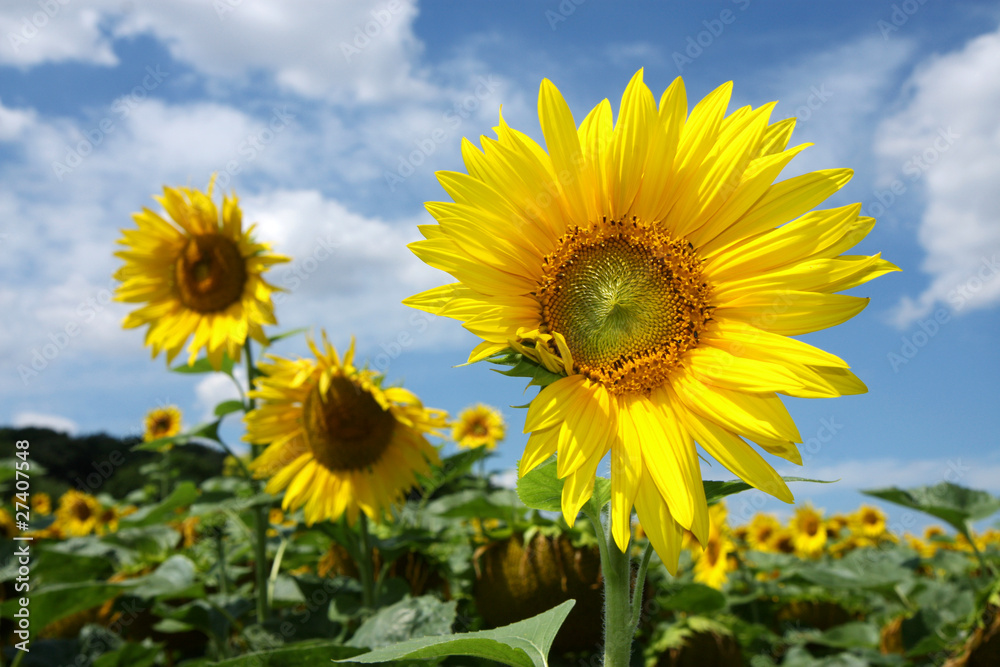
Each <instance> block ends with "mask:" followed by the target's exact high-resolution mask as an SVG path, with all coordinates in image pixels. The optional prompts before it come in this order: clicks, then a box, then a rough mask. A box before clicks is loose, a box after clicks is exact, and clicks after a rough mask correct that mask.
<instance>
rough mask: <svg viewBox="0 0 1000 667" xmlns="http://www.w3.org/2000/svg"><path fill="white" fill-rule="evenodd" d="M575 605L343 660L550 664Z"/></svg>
mask: <svg viewBox="0 0 1000 667" xmlns="http://www.w3.org/2000/svg"><path fill="white" fill-rule="evenodd" d="M574 604H576V602H575V601H574V600H567V601H566V602H563V603H562V604H561V605H559V606H558V607H554V608H552V609H550V610H548V611H546V612H544V613H542V614H539V615H538V616H535V617H533V618H529V619H527V620H524V621H519V622H517V623H512V624H511V625H506V626H504V627H502V628H496V629H495V630H480V631H478V632H468V633H465V634H460V635H447V636H445V637H422V638H420V639H411V640H410V641H407V642H403V643H402V644H396V645H395V646H388V647H386V648H380V649H376V650H374V651H372V652H371V653H365V654H364V655H359V656H357V657H354V658H349V659H347V660H340V661H339V662H358V663H363V664H372V663H379V662H388V661H390V660H400V659H418V658H442V657H446V656H449V655H466V656H471V657H476V658H484V659H486V660H494V661H496V662H499V663H501V664H504V665H511V667H548V664H549V660H548V655H549V649H550V648H551V647H552V640H554V639H555V637H556V633H557V632H558V631H559V628H560V627H561V626H562V624H563V622H564V621H565V620H566V616H567V615H569V611H570V609H572V608H573V605H574Z"/></svg>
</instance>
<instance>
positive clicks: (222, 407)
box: [215, 399, 246, 417]
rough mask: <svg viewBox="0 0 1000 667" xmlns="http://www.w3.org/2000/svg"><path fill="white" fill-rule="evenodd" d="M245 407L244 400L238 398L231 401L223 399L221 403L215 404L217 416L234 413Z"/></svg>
mask: <svg viewBox="0 0 1000 667" xmlns="http://www.w3.org/2000/svg"><path fill="white" fill-rule="evenodd" d="M244 407H246V406H244V405H243V401H240V400H237V399H233V400H231V401H223V402H222V403H219V404H218V405H216V406H215V416H216V417H225V416H226V415H228V414H232V413H233V412H239V411H240V410H242V409H243V408H244Z"/></svg>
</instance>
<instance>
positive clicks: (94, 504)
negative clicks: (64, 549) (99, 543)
mask: <svg viewBox="0 0 1000 667" xmlns="http://www.w3.org/2000/svg"><path fill="white" fill-rule="evenodd" d="M100 515H101V503H99V502H98V501H97V498H95V497H94V496H92V495H90V494H87V493H81V492H80V491H77V490H76V489H69V490H68V491H66V493H64V494H62V496H61V497H60V498H59V506H58V507H57V508H56V521H55V523H56V524H58V526H59V530H60V531H61V532H62V534H64V535H67V536H69V537H80V536H83V535H90V534H91V533H92V532H94V531H95V530H96V529H97V525H98V519H99V517H100Z"/></svg>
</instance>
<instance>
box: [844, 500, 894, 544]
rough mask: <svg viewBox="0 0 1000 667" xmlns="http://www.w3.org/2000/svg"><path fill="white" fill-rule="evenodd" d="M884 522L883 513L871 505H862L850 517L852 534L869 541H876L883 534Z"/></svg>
mask: <svg viewBox="0 0 1000 667" xmlns="http://www.w3.org/2000/svg"><path fill="white" fill-rule="evenodd" d="M885 520H886V519H885V513H884V512H882V510H880V509H879V508H877V507H872V506H871V505H862V506H861V507H860V508H858V511H857V512H855V513H854V514H853V515H852V516H851V517H850V521H851V526H852V528H853V529H854V532H855V533H856V534H858V535H861V536H862V537H867V538H869V539H876V538H879V537H882V536H883V535H884V534H885Z"/></svg>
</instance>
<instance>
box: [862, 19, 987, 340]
mask: <svg viewBox="0 0 1000 667" xmlns="http://www.w3.org/2000/svg"><path fill="white" fill-rule="evenodd" d="M906 90H907V92H908V95H907V101H906V103H905V105H904V106H903V108H902V109H901V110H900V111H899V112H898V113H897V114H895V115H894V116H892V117H891V118H889V119H887V120H886V121H885V122H884V123H883V124H882V126H881V127H880V128H879V132H878V141H877V143H876V152H877V154H878V155H879V156H880V157H882V158H883V159H884V160H885V161H886V163H887V164H892V165H894V167H896V168H899V167H898V165H902V167H901V168H899V169H901V171H902V175H903V178H904V179H908V180H909V181H913V182H915V183H919V185H918V187H920V188H922V190H923V193H924V197H925V199H926V206H925V208H924V212H923V215H922V216H921V218H920V221H919V226H918V229H917V239H918V241H919V243H920V245H921V246H922V247H923V249H924V251H925V253H926V255H927V256H926V259H925V260H924V262H923V265H922V266H921V269H922V270H923V271H924V272H925V273H926V274H928V278H929V284H928V286H927V288H926V289H925V290H924V291H923V292H921V293H920V294H918V295H916V296H907V297H904V298H903V299H902V300H901V301H900V303H899V304H898V305H897V307H896V309H895V312H894V314H893V320H894V322H895V323H896V324H897V325H898V326H900V327H905V326H907V325H909V324H910V323H912V322H913V321H915V320H916V319H918V318H921V317H925V316H927V315H928V314H929V313H930V312H931V311H932V310H933V309H934V308H935V307H936V306H937V305H939V304H945V305H947V306H948V307H950V308H951V309H952V310H954V311H963V310H972V309H981V308H989V307H992V306H994V305H995V304H996V303H997V302H998V301H1000V279H998V274H1000V264H998V263H997V262H998V259H1000V221H998V217H997V214H998V212H1000V189H998V188H997V187H996V184H997V183H998V182H1000V116H998V115H997V113H996V110H997V108H1000V31H997V32H993V33H989V34H985V35H982V36H980V37H977V38H975V39H973V40H971V41H969V42H968V43H967V44H966V45H965V47H964V48H962V49H960V50H958V51H955V52H952V53H948V54H945V55H940V56H934V57H931V58H930V59H928V60H927V61H926V62H924V63H923V64H922V65H921V66H920V67H919V68H918V69H917V71H916V72H915V73H914V75H913V77H912V79H911V80H910V81H909V83H908V85H907V88H906Z"/></svg>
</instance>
